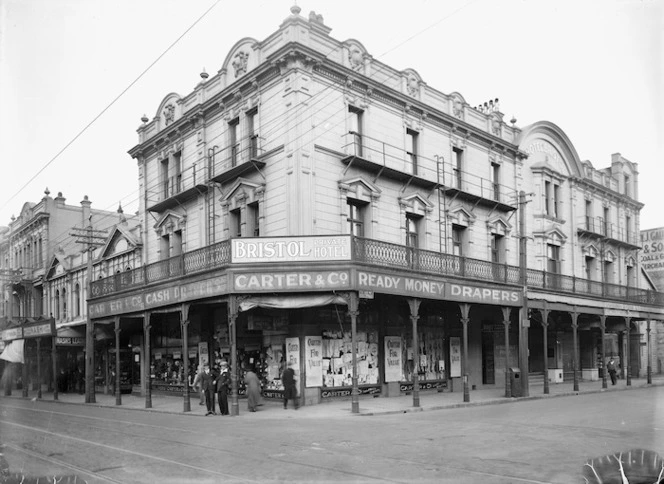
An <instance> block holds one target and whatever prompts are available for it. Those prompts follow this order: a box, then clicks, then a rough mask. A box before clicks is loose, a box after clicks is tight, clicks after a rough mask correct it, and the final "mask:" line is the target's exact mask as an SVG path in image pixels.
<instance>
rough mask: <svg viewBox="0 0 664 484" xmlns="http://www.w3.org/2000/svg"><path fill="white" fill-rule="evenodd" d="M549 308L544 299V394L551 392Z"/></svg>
mask: <svg viewBox="0 0 664 484" xmlns="http://www.w3.org/2000/svg"><path fill="white" fill-rule="evenodd" d="M548 333H549V310H548V309H547V307H546V301H544V309H542V336H543V337H544V394H545V395H548V394H549V334H548Z"/></svg>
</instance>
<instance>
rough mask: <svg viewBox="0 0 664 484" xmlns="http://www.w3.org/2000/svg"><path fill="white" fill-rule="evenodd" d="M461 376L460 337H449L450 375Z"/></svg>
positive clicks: (453, 376)
mask: <svg viewBox="0 0 664 484" xmlns="http://www.w3.org/2000/svg"><path fill="white" fill-rule="evenodd" d="M460 376H461V338H459V337H458V336H452V337H450V377H452V378H459V377H460Z"/></svg>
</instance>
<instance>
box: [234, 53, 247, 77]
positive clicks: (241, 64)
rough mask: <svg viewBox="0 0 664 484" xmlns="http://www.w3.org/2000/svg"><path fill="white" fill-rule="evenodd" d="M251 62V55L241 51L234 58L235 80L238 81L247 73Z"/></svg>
mask: <svg viewBox="0 0 664 484" xmlns="http://www.w3.org/2000/svg"><path fill="white" fill-rule="evenodd" d="M248 61H249V53H248V52H245V51H243V50H241V51H240V52H238V53H237V54H235V57H233V62H232V63H231V64H232V65H233V69H234V70H235V78H236V79H237V78H238V77H240V76H241V75H242V74H246V73H247V63H248Z"/></svg>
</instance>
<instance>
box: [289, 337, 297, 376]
mask: <svg viewBox="0 0 664 484" xmlns="http://www.w3.org/2000/svg"><path fill="white" fill-rule="evenodd" d="M286 364H287V365H291V364H292V365H293V370H295V377H296V378H298V379H299V378H300V338H286Z"/></svg>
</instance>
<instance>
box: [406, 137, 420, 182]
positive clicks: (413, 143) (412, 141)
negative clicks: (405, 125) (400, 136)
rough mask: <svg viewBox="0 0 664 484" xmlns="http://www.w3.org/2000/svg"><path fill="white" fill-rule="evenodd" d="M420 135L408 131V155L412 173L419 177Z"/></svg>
mask: <svg viewBox="0 0 664 484" xmlns="http://www.w3.org/2000/svg"><path fill="white" fill-rule="evenodd" d="M418 135H419V133H418V132H417V131H414V130H412V129H406V154H407V155H408V160H409V161H410V166H411V170H412V171H411V173H412V174H413V175H417V137H418Z"/></svg>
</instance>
